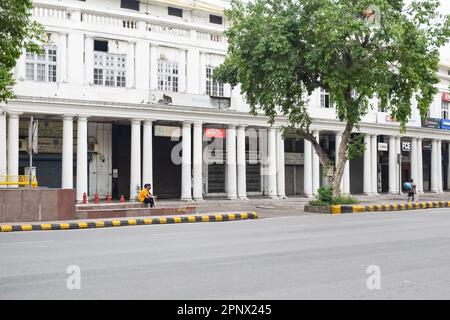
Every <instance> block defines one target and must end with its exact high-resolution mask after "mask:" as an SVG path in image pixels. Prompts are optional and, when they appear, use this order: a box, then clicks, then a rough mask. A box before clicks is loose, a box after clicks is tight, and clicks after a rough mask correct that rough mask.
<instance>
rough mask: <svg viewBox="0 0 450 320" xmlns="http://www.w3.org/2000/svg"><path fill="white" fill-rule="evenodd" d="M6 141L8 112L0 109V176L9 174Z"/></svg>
mask: <svg viewBox="0 0 450 320" xmlns="http://www.w3.org/2000/svg"><path fill="white" fill-rule="evenodd" d="M6 143H7V141H6V112H4V111H1V110H0V176H6V174H7V171H6ZM0 179H1V178H0Z"/></svg>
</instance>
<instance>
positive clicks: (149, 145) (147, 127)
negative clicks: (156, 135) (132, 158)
mask: <svg viewBox="0 0 450 320" xmlns="http://www.w3.org/2000/svg"><path fill="white" fill-rule="evenodd" d="M152 122H153V121H152V120H145V121H144V130H143V131H144V132H143V139H142V140H143V144H142V183H143V184H146V183H150V184H151V185H152V189H153V132H152V131H153V124H152Z"/></svg>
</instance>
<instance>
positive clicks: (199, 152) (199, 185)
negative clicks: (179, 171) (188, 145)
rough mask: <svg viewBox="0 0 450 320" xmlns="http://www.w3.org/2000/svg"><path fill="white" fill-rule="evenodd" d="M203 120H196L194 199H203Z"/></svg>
mask: <svg viewBox="0 0 450 320" xmlns="http://www.w3.org/2000/svg"><path fill="white" fill-rule="evenodd" d="M202 125H203V124H202V122H200V121H196V122H194V164H193V175H194V186H193V188H192V189H193V197H194V200H202V199H203V175H202V167H203V135H202Z"/></svg>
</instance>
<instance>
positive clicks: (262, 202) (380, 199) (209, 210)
mask: <svg viewBox="0 0 450 320" xmlns="http://www.w3.org/2000/svg"><path fill="white" fill-rule="evenodd" d="M353 198H356V199H358V200H359V201H360V203H359V204H360V205H369V204H390V203H406V200H407V196H406V194H405V195H391V194H380V195H378V196H366V195H355V196H353ZM309 200H310V199H308V198H307V197H301V196H290V197H288V198H287V199H268V198H266V197H251V198H250V199H249V200H226V199H223V198H213V199H206V200H202V201H189V202H186V201H181V200H159V201H158V202H157V205H158V206H159V207H176V206H186V205H193V206H196V207H197V214H222V213H224V214H226V213H239V212H256V214H257V215H258V218H275V217H288V216H299V215H314V214H316V213H309V212H304V211H303V206H304V205H305V204H306V203H307V202H308V201H309ZM416 201H420V202H423V201H450V192H444V193H438V194H436V193H425V194H423V195H419V196H418V197H417V199H416ZM177 216H180V217H182V216H183V215H177ZM170 217H173V216H152V217H151V218H154V219H158V218H170ZM146 218H149V217H135V218H133V219H146ZM123 219H129V218H123ZM99 220H105V219H83V220H71V221H42V222H28V224H33V223H49V224H52V223H76V222H80V221H83V222H95V221H99ZM108 220H121V218H111V219H108ZM8 224H11V223H7V222H5V223H0V225H8ZM20 224H27V222H20Z"/></svg>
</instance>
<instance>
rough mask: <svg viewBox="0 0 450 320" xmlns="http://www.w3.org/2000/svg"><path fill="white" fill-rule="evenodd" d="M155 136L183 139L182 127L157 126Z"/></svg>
mask: <svg viewBox="0 0 450 320" xmlns="http://www.w3.org/2000/svg"><path fill="white" fill-rule="evenodd" d="M155 136H156V137H172V138H179V137H181V130H180V127H172V126H155Z"/></svg>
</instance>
